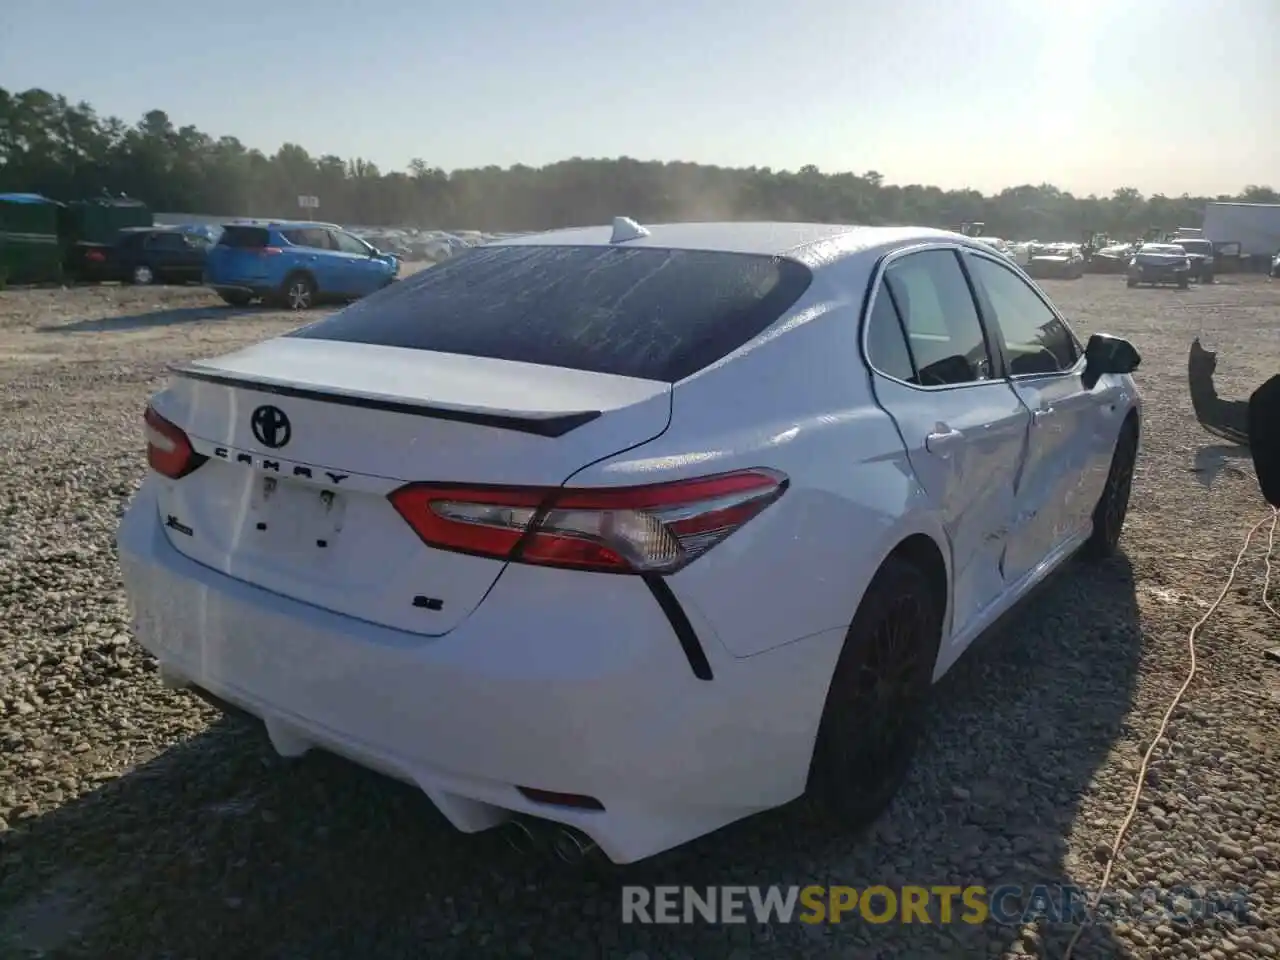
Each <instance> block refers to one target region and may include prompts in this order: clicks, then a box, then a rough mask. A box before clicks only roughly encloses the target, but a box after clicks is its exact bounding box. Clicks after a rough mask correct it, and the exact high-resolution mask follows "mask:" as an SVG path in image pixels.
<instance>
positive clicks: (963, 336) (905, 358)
mask: <svg viewBox="0 0 1280 960" xmlns="http://www.w3.org/2000/svg"><path fill="white" fill-rule="evenodd" d="M903 334H905V338H904V336H903ZM904 339H905V342H904ZM867 356H868V361H869V363H870V364H871V367H872V369H873V371H874V375H873V378H872V379H873V384H874V389H875V394H876V399H877V400H878V402H879V403H880V405H881V406H882V407H883V408H884V409H885V410H886V411H887V412H888V413H889V415H890V416H892V417H893V419H894V421H895V423H896V424H897V426H898V431H899V433H900V434H901V435H902V439H903V442H904V444H905V445H906V448H907V452H908V455H909V457H910V459H911V465H912V467H913V469H914V470H915V474H916V477H917V479H918V480H919V482H920V484H921V486H922V487H923V488H924V489H925V491H926V493H927V494H928V496H929V499H930V501H931V503H932V504H933V505H934V507H935V508H936V510H937V511H938V514H939V518H940V520H941V522H942V524H943V526H944V527H945V529H946V532H947V536H948V539H949V541H950V547H951V558H952V578H953V596H954V602H953V607H954V619H953V632H959V631H961V630H963V629H964V627H965V626H967V625H968V624H969V623H970V622H971V621H972V620H973V619H974V618H975V617H977V616H979V615H980V614H981V612H982V611H983V609H984V608H985V607H986V606H987V605H988V604H990V603H991V602H992V601H994V600H995V599H997V598H998V597H999V596H1000V595H1001V593H1002V592H1003V591H1004V588H1005V584H1006V578H1005V573H1004V549H1005V537H1006V535H1007V532H1008V529H1009V527H1010V524H1011V523H1012V520H1013V517H1014V513H1015V504H1016V497H1015V490H1016V482H1017V477H1018V471H1019V469H1020V467H1021V464H1022V460H1023V456H1024V448H1025V444H1026V435H1027V426H1028V423H1029V421H1030V414H1029V413H1028V411H1027V409H1026V407H1025V406H1024V405H1023V404H1022V403H1021V402H1020V401H1019V400H1018V397H1017V396H1016V394H1015V393H1014V392H1013V389H1012V388H1011V387H1010V385H1009V383H1008V382H1007V381H1006V380H1004V379H1002V378H1001V376H1000V368H999V355H998V354H997V353H994V352H993V351H992V350H991V349H989V347H988V342H987V336H986V333H985V331H984V329H983V325H982V322H981V320H980V318H979V314H978V311H977V308H976V306H975V303H974V299H973V296H972V294H971V291H970V288H969V285H968V282H967V280H966V278H965V274H964V272H963V270H962V268H961V262H960V259H959V254H958V252H957V251H956V250H955V249H954V248H952V247H949V246H945V245H944V246H930V247H928V248H923V249H916V250H913V251H909V252H907V253H906V254H903V255H898V256H896V257H894V258H892V259H890V260H889V261H888V262H887V263H886V265H885V267H884V269H883V274H882V276H881V278H880V280H879V283H878V285H877V288H876V290H875V293H874V295H873V300H872V304H871V312H870V314H869V317H868V323H867Z"/></svg>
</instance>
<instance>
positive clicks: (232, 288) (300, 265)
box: [204, 222, 400, 310]
mask: <svg viewBox="0 0 1280 960" xmlns="http://www.w3.org/2000/svg"><path fill="white" fill-rule="evenodd" d="M399 272H400V261H399V260H397V259H396V258H395V257H394V256H393V255H391V254H389V253H382V252H381V251H378V250H375V249H374V248H373V247H371V246H369V244H367V243H365V242H364V241H363V240H361V239H360V238H359V237H357V236H353V235H352V234H350V233H347V232H346V231H345V230H343V229H342V228H341V227H335V226H334V225H333V224H329V223H294V222H287V223H264V224H244V223H232V224H227V225H226V226H224V227H223V228H222V236H221V237H219V238H218V242H217V243H216V244H215V245H214V246H213V247H212V248H211V249H210V250H209V253H208V256H207V258H206V259H205V268H204V282H205V284H206V285H207V286H210V287H212V288H213V289H214V291H215V292H217V294H218V295H219V296H220V297H222V299H223V300H225V301H226V302H227V303H229V304H231V305H232V306H235V307H242V306H245V305H246V304H248V303H250V302H251V301H253V300H261V301H263V302H264V303H271V304H280V305H283V306H286V307H288V308H290V309H291V310H306V309H307V308H309V307H311V306H313V305H315V304H316V303H318V302H319V301H321V300H355V299H357V298H359V297H363V296H365V295H366V294H370V293H373V292H374V291H375V290H381V289H382V288H383V287H385V286H386V285H387V284H389V283H391V282H392V281H394V280H395V279H396V274H397V273H399Z"/></svg>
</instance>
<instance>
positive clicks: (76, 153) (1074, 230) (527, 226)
mask: <svg viewBox="0 0 1280 960" xmlns="http://www.w3.org/2000/svg"><path fill="white" fill-rule="evenodd" d="M104 190H107V191H110V192H112V193H126V194H128V195H130V196H134V197H137V198H139V199H141V200H144V201H146V202H147V203H148V204H149V205H150V206H151V207H152V208H153V209H156V210H164V211H169V212H178V213H205V214H214V215H221V216H295V215H298V213H299V210H298V199H297V198H298V197H299V196H300V195H307V196H316V197H319V198H320V203H321V208H320V216H321V217H323V218H324V219H326V220H333V221H337V222H345V223H352V224H362V225H368V226H382V225H385V226H424V227H437V228H444V229H466V228H471V229H478V230H541V229H551V228H555V227H564V226H574V225H581V224H591V223H605V222H608V221H609V220H610V219H611V218H612V217H614V216H617V215H626V216H631V217H634V218H636V219H637V220H640V221H641V222H644V221H649V222H661V221H664V220H711V219H740V220H746V219H757V220H812V221H827V222H837V223H866V224H884V223H898V224H907V223H911V224H918V225H923V226H941V227H948V226H955V225H958V224H960V223H962V222H966V221H982V222H984V223H985V224H986V227H987V232H988V233H990V234H994V235H998V236H1004V237H1010V238H1016V239H1033V238H1034V239H1042V240H1049V239H1074V238H1076V237H1078V236H1080V235H1081V233H1083V232H1085V231H1089V232H1095V231H1100V232H1106V233H1110V234H1112V235H1113V236H1117V237H1132V236H1136V235H1139V234H1141V233H1143V232H1144V231H1146V230H1147V229H1149V228H1151V227H1157V228H1163V229H1172V228H1174V227H1180V226H1181V227H1194V226H1198V225H1199V224H1200V222H1201V218H1202V216H1203V212H1204V205H1205V203H1206V202H1208V201H1209V200H1210V199H1219V200H1236V199H1238V200H1246V201H1251V202H1257V203H1280V193H1277V192H1276V191H1275V190H1273V189H1272V188H1271V187H1269V186H1261V185H1257V184H1251V185H1249V186H1246V187H1245V188H1244V189H1243V190H1242V191H1241V192H1240V194H1239V195H1237V196H1234V197H1233V196H1223V197H1216V198H1206V197H1190V196H1185V195H1184V196H1181V197H1167V196H1163V195H1160V194H1156V195H1155V196H1152V197H1144V196H1143V195H1142V194H1141V193H1140V192H1139V191H1138V190H1136V189H1135V188H1133V187H1120V188H1118V189H1116V190H1114V191H1113V192H1112V193H1111V195H1110V196H1106V197H1098V196H1092V195H1091V196H1088V197H1076V196H1073V195H1072V194H1070V193H1067V192H1065V191H1062V190H1060V189H1058V188H1057V187H1055V186H1053V185H1052V184H1048V183H1042V184H1039V185H1031V184H1022V185H1014V186H1010V187H1008V188H1007V189H1005V190H1002V191H1000V192H999V193H997V194H995V195H993V196H983V195H982V194H981V193H979V192H978V191H976V190H942V189H940V188H938V187H934V186H928V185H923V184H905V185H899V184H889V183H886V182H885V176H884V174H882V173H881V172H879V171H877V170H868V171H866V172H864V173H861V174H857V173H824V172H823V171H821V170H820V169H818V167H817V166H816V165H814V164H806V165H804V166H802V167H801V168H800V169H799V170H796V171H789V170H772V169H770V168H768V167H748V168H739V169H734V168H727V167H716V166H709V165H706V164H696V163H685V162H679V161H675V162H670V163H661V162H658V161H650V160H637V159H634V158H632V157H618V158H617V159H591V158H583V157H573V158H571V159H568V160H562V161H560V162H558V163H552V164H549V165H547V166H545V167H529V166H525V165H522V164H517V165H516V166H513V167H510V168H507V169H502V168H500V167H496V166H489V167H482V168H476V169H470V170H454V171H452V172H446V171H444V170H442V169H440V168H439V167H435V166H432V165H431V164H430V163H429V162H428V161H427V160H425V159H422V158H420V157H419V158H415V159H412V160H410V161H409V163H408V164H407V166H406V167H405V169H404V170H395V171H389V172H386V173H384V172H382V171H380V170H379V169H378V168H377V166H375V165H374V164H372V163H370V162H369V161H367V160H365V159H362V158H359V157H355V158H348V159H343V158H341V157H335V156H331V155H325V156H319V157H316V156H312V155H311V154H310V153H309V152H308V151H307V150H306V148H305V147H304V146H302V145H299V144H294V143H286V144H283V145H281V146H280V148H279V149H278V150H276V152H275V153H274V154H272V155H270V156H268V155H266V154H264V153H263V152H261V151H259V150H254V149H250V148H248V147H246V146H245V145H244V144H243V143H241V142H240V141H239V140H237V139H236V138H235V137H229V136H224V137H220V138H217V139H214V138H213V137H211V136H209V135H208V134H206V133H203V132H202V131H200V130H197V129H196V128H195V127H193V126H182V127H176V128H175V126H174V124H173V121H172V120H171V119H170V118H169V116H168V114H166V113H165V112H164V111H163V110H152V111H149V112H148V113H147V114H146V115H145V116H143V117H142V118H141V119H140V120H139V121H138V122H137V123H136V124H133V125H129V124H126V123H124V122H123V121H121V120H119V119H117V118H114V117H105V118H104V117H100V116H98V115H97V113H95V112H94V109H93V107H91V106H90V105H89V104H87V103H76V104H73V103H70V102H68V101H67V99H66V98H65V97H61V96H58V95H56V94H53V93H49V92H48V91H45V90H39V89H32V90H24V91H21V92H12V91H8V90H4V89H3V88H0V191H34V192H40V193H44V194H47V195H48V196H51V197H54V198H55V199H59V200H72V199H76V198H80V197H88V196H96V195H99V194H101V193H102V191H104Z"/></svg>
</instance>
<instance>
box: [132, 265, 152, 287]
mask: <svg viewBox="0 0 1280 960" xmlns="http://www.w3.org/2000/svg"><path fill="white" fill-rule="evenodd" d="M129 282H130V283H132V284H136V285H137V286H140V287H145V286H148V285H150V284H153V283H155V282H156V274H155V271H154V270H152V269H151V268H150V267H149V266H147V265H146V264H145V263H140V264H138V265H137V266H136V267H134V268H133V269H132V270H130V271H129Z"/></svg>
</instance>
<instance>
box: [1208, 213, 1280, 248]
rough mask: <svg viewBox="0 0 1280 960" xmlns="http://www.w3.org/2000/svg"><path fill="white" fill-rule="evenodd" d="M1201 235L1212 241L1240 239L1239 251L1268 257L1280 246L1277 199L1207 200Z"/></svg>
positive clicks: (1221, 241)
mask: <svg viewBox="0 0 1280 960" xmlns="http://www.w3.org/2000/svg"><path fill="white" fill-rule="evenodd" d="M1204 235H1205V237H1206V238H1207V239H1209V240H1212V241H1213V242H1214V243H1233V242H1234V243H1239V244H1240V255H1241V256H1245V257H1261V256H1266V257H1271V256H1272V255H1273V254H1274V253H1275V252H1276V251H1277V250H1280V203H1210V204H1207V205H1206V206H1205V209H1204Z"/></svg>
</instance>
